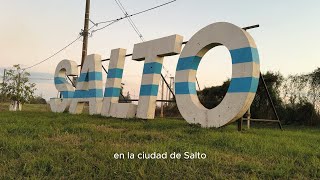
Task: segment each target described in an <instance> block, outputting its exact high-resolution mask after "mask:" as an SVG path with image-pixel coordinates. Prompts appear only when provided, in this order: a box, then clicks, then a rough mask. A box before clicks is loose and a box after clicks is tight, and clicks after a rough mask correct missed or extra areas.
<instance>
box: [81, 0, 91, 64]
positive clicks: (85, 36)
mask: <svg viewBox="0 0 320 180" xmlns="http://www.w3.org/2000/svg"><path fill="white" fill-rule="evenodd" d="M89 18H90V0H86V14H85V17H84V29H83V32H82V36H83V44H82V57H81V69H82V66H83V63H84V60H85V58H86V56H87V50H88V35H89V20H90V19H89Z"/></svg>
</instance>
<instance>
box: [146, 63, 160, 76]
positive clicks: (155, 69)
mask: <svg viewBox="0 0 320 180" xmlns="http://www.w3.org/2000/svg"><path fill="white" fill-rule="evenodd" d="M161 69H162V64H161V63H157V62H151V63H145V64H144V67H143V74H160V73H161Z"/></svg>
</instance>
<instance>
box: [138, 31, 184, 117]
mask: <svg viewBox="0 0 320 180" xmlns="http://www.w3.org/2000/svg"><path fill="white" fill-rule="evenodd" d="M182 41H183V37H182V36H179V35H172V36H168V37H164V38H160V39H156V40H152V41H148V42H143V43H140V44H135V45H134V49H133V55H132V59H134V60H138V61H142V60H145V62H144V67H143V75H142V80H141V86H140V98H139V103H138V110H137V117H138V118H142V119H153V118H154V113H155V107H156V100H157V95H158V87H159V81H160V78H161V76H160V74H161V70H162V62H163V58H164V57H165V56H171V55H175V54H179V53H180V51H181V46H182Z"/></svg>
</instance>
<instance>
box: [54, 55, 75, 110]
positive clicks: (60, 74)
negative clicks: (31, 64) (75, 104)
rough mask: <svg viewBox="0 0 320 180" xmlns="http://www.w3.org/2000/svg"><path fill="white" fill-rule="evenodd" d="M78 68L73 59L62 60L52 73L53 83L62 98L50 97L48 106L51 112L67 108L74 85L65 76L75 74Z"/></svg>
mask: <svg viewBox="0 0 320 180" xmlns="http://www.w3.org/2000/svg"><path fill="white" fill-rule="evenodd" d="M77 75H78V68H77V63H76V62H75V61H70V60H62V61H61V62H60V63H59V64H58V65H57V68H56V71H55V73H54V85H55V86H56V89H57V90H58V91H59V92H60V94H61V96H62V98H51V99H50V107H51V110H52V111H53V112H64V111H66V110H68V108H69V106H70V103H71V100H72V98H73V93H74V87H73V86H72V85H71V84H70V83H68V82H67V80H66V76H77Z"/></svg>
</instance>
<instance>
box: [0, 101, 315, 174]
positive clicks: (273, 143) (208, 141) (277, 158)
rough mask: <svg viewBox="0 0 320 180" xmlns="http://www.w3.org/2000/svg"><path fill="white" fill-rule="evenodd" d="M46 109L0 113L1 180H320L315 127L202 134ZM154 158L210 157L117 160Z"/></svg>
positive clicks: (177, 126) (168, 123)
mask: <svg viewBox="0 0 320 180" xmlns="http://www.w3.org/2000/svg"><path fill="white" fill-rule="evenodd" d="M2 106H3V105H2ZM0 107H1V105H0ZM47 108H48V107H46V106H44V105H36V106H35V105H28V104H26V105H25V107H24V110H23V111H22V112H8V111H2V112H0V179H16V178H17V179H21V178H33V179H34V178H36V179H37V178H45V179H52V178H57V179H60V178H63V179H79V178H81V179H92V178H103V179H114V178H123V179H125V178H126V179H127V178H129V179H135V178H148V179H149V178H150V179H154V178H159V177H161V178H164V179H182V178H183V179H208V178H214V179H221V178H223V179H238V178H241V179H251V178H253V179H255V178H259V179H289V178H290V179H319V178H320V146H319V144H320V129H317V128H310V127H309V128H306V127H285V131H280V130H278V129H277V128H276V125H275V126H274V128H269V129H268V128H257V127H254V128H252V129H250V130H246V131H244V132H237V131H236V127H235V126H234V125H231V126H227V127H225V128H221V129H202V128H199V127H197V126H190V125H188V124H187V123H186V122H185V121H184V120H178V119H155V120H150V121H143V120H120V119H112V118H104V117H101V116H89V115H70V114H55V113H51V112H46V109H47ZM0 109H2V110H3V109H6V108H3V107H1V108H0ZM35 109H41V111H37V112H35V111H34V110H35ZM0 111H1V110H0ZM155 151H156V152H160V153H164V152H168V153H172V152H177V153H183V152H186V151H188V152H201V153H206V154H207V158H206V159H194V160H185V159H180V160H171V159H166V160H139V159H134V160H128V159H127V158H126V159H123V160H116V159H114V157H113V155H114V153H126V152H133V153H135V154H137V153H139V152H146V153H152V152H155Z"/></svg>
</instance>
